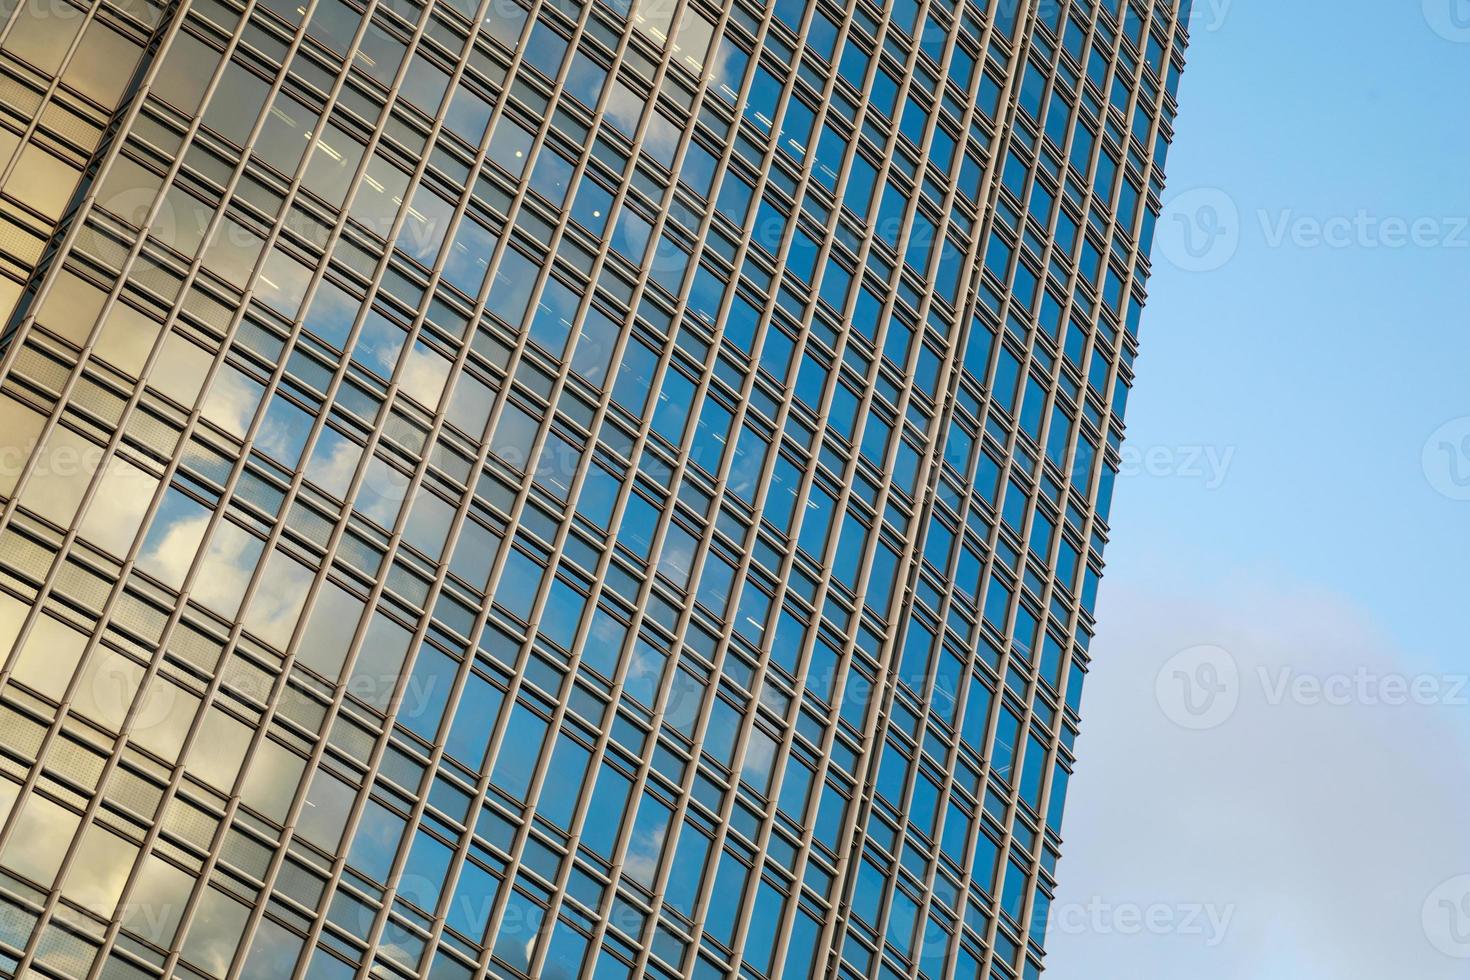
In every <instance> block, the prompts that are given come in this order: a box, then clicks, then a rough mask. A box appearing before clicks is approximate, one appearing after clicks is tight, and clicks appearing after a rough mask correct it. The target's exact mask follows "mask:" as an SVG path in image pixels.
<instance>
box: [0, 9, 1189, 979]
mask: <svg viewBox="0 0 1470 980" xmlns="http://www.w3.org/2000/svg"><path fill="white" fill-rule="evenodd" d="M1180 8H1181V3H1180V0H979V2H977V0H890V2H888V3H887V4H886V5H884V6H879V5H875V4H873V3H871V2H869V0H849V2H847V3H846V4H836V3H830V2H828V0H775V4H774V6H769V5H768V6H761V5H760V4H759V3H757V2H755V0H725V2H724V3H715V2H711V0H524V2H522V0H428V2H420V0H378V2H374V0H245V2H241V0H183V2H181V3H173V2H162V0H91V2H90V3H89V2H88V0H0V86H3V87H4V94H3V99H0V322H3V323H4V327H3V331H0V454H3V461H0V663H3V666H0V821H3V824H0V828H3V829H0V974H3V975H5V976H18V975H23V976H47V977H103V978H108V980H111V978H135V977H136V978H145V977H156V976H178V977H190V978H197V977H213V978H227V977H247V978H262V980H263V978H278V977H286V976H307V977H313V978H315V977H321V978H337V977H344V978H345V977H352V976H359V977H361V976H372V977H384V978H411V977H431V978H434V980H460V978H465V980H469V978H481V977H545V978H563V977H565V978H570V977H594V978H596V980H605V978H617V980H623V978H633V977H639V978H643V977H653V978H673V977H689V978H698V980H705V978H717V977H736V976H739V977H751V978H762V977H764V978H771V980H775V978H777V977H784V978H806V977H853V978H855V977H871V978H900V977H927V978H930V980H938V978H941V977H944V978H948V977H959V978H966V980H968V978H980V977H984V978H992V980H1001V978H1012V977H1034V976H1036V975H1038V974H1039V973H1040V971H1041V969H1042V963H1043V949H1042V940H1043V936H1044V928H1045V922H1046V915H1047V906H1048V901H1049V896H1050V895H1051V894H1052V892H1053V889H1054V882H1055V879H1054V874H1055V871H1056V863H1057V859H1058V854H1059V847H1060V843H1061V838H1060V835H1059V829H1060V820H1061V813H1062V801H1063V798H1064V796H1065V792H1066V780H1067V775H1068V773H1069V772H1070V770H1071V767H1072V760H1073V756H1072V746H1073V739H1074V737H1075V734H1076V731H1077V724H1078V715H1077V709H1078V703H1079V697H1080V693H1081V686H1082V683H1083V680H1084V678H1085V676H1086V671H1087V662H1088V655H1087V646H1088V638H1089V636H1090V635H1091V631H1092V625H1093V618H1092V617H1093V604H1094V598H1095V593H1096V588H1097V582H1098V576H1099V574H1100V570H1101V567H1102V552H1103V547H1104V544H1105V542H1106V540H1107V524H1106V518H1107V513H1108V509H1109V503H1110V497H1111V494H1112V486H1113V479H1114V477H1115V476H1116V473H1117V468H1118V461H1119V454H1118V448H1119V445H1120V441H1121V439H1122V433H1123V428H1122V419H1121V416H1122V412H1123V407H1124V403H1125V401H1126V394H1127V391H1128V387H1129V384H1130V382H1131V378H1132V367H1131V365H1132V360H1133V356H1134V353H1135V352H1136V349H1137V343H1136V334H1137V325H1138V317H1139V312H1140V309H1141V305H1142V302H1143V296H1144V292H1143V283H1144V280H1145V278H1146V276H1147V272H1148V268H1149V262H1148V257H1147V245H1148V242H1149V240H1150V238H1151V237H1152V226H1153V223H1154V221H1155V220H1156V218H1157V216H1158V213H1159V210H1160V205H1159V194H1160V192H1161V190H1162V180H1163V176H1162V172H1161V165H1162V161H1163V158H1164V154H1165V149H1166V147H1167V145H1168V142H1169V139H1170V136H1171V124H1172V119H1173V113H1174V110H1175V101H1174V91H1175V87H1176V85H1177V81H1178V76H1179V71H1180V68H1181V65H1182V56H1183V47H1184V42H1185V39H1186V37H1187V30H1186V24H1187V20H1188V9H1187V8H1188V2H1187V0H1185V2H1184V3H1183V8H1184V9H1180Z"/></svg>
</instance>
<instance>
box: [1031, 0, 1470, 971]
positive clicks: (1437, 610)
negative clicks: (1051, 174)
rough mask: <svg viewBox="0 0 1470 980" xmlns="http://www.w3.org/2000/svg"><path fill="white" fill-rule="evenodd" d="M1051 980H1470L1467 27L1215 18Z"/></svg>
mask: <svg viewBox="0 0 1470 980" xmlns="http://www.w3.org/2000/svg"><path fill="white" fill-rule="evenodd" d="M1194 6H1195V11H1194V17H1193V26H1192V43H1191V48H1190V51H1189V55H1188V67H1187V68H1186V70H1185V73H1184V79H1183V83H1182V86H1181V90H1180V118H1179V121H1178V125H1177V130H1176V138H1175V140H1174V144H1173V148H1172V150H1171V152H1170V155H1169V161H1168V175H1169V181H1168V190H1167V192H1166V194H1165V205H1166V207H1165V214H1164V216H1163V218H1161V220H1160V222H1159V235H1158V237H1157V238H1156V240H1155V246H1154V251H1153V255H1154V276H1153V279H1152V281H1151V282H1150V285H1149V293H1150V299H1149V306H1148V309H1147V311H1146V313H1145V315H1144V320H1143V325H1142V331H1141V342H1142V353H1141V355H1140V357H1139V359H1138V364H1137V367H1138V382H1137V385H1136V387H1135V388H1134V391H1133V393H1132V397H1131V398H1130V402H1129V407H1128V416H1127V421H1128V431H1127V442H1126V444H1125V452H1124V455H1125V467H1124V469H1125V475H1124V476H1123V477H1122V478H1120V480H1119V487H1118V492H1117V494H1116V502H1115V505H1114V509H1113V515H1112V525H1111V526H1112V543H1111V544H1110V545H1109V549H1108V553H1107V555H1106V558H1107V561H1108V567H1107V570H1106V574H1105V576H1104V579H1103V584H1102V588H1101V592H1100V596H1099V610H1098V618H1099V627H1098V635H1097V638H1096V640H1095V641H1094V643H1093V644H1092V654H1093V658H1094V663H1093V670H1092V672H1091V674H1090V676H1089V678H1088V687H1087V689H1086V693H1085V695H1084V698H1083V704H1082V712H1083V727H1082V736H1081V737H1080V739H1079V740H1078V743H1077V750H1078V756H1079V763H1078V772H1077V775H1076V776H1075V778H1074V779H1073V780H1072V784H1071V793H1070V797H1069V799H1068V803H1067V816H1066V821H1065V824H1064V827H1063V836H1064V838H1065V844H1064V847H1063V858H1062V861H1061V864H1060V867H1059V876H1060V881H1061V888H1060V891H1059V893H1058V895H1057V898H1056V901H1055V904H1054V906H1053V912H1052V918H1051V924H1050V929H1049V931H1048V937H1047V946H1048V950H1049V956H1048V959H1047V966H1048V975H1049V976H1055V977H1057V978H1059V980H1073V978H1076V980H1124V978H1127V980H1133V978H1146V980H1148V978H1174V977H1183V976H1187V977H1190V978H1192V980H1234V978H1250V980H1277V978H1282V980H1286V978H1290V980H1316V978H1324V980H1325V978H1332V980H1357V978H1364V980H1367V978H1378V977H1383V976H1412V977H1415V978H1416V980H1437V978H1441V977H1443V978H1450V977H1458V978H1463V977H1465V976H1467V975H1470V834H1467V833H1466V832H1465V828H1466V827H1467V826H1470V764H1467V762H1466V759H1467V758H1470V752H1467V749H1470V656H1467V653H1470V651H1467V649H1466V647H1467V644H1466V637H1467V630H1466V623H1467V617H1470V589H1467V580H1470V380H1467V379H1470V371H1467V367H1470V326H1467V321H1470V179H1467V174H1466V161H1467V160H1470V126H1467V125H1466V123H1465V118H1466V117H1465V104H1466V99H1467V96H1470V0H1397V2H1394V3H1384V2H1381V0H1374V2H1370V0H1350V2H1347V3H1342V2H1328V0H1292V2H1290V3H1283V2H1281V0H1195V5H1194Z"/></svg>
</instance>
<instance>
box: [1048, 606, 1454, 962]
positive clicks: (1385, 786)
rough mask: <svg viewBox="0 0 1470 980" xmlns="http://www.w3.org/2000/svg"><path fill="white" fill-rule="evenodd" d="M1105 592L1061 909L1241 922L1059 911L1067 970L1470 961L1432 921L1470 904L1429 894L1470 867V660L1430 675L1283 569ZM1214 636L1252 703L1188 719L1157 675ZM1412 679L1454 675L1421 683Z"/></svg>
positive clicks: (1055, 943) (1346, 609)
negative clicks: (1184, 591)
mask: <svg viewBox="0 0 1470 980" xmlns="http://www.w3.org/2000/svg"><path fill="white" fill-rule="evenodd" d="M1156 581H1157V580H1156ZM1104 593H1105V594H1104V597H1103V607H1102V610H1101V612H1102V615H1103V622H1102V624H1101V627H1100V635H1099V637H1098V640H1097V642H1096V643H1095V644H1094V647H1093V654H1094V658H1095V661H1094V669H1093V671H1092V673H1091V675H1090V677H1089V686H1088V689H1087V691H1086V695H1085V698H1084V701H1083V715H1084V721H1083V735H1082V737H1081V738H1080V739H1079V742H1078V750H1079V756H1080V762H1079V771H1078V773H1077V775H1076V777H1075V778H1074V779H1073V780H1072V784H1071V793H1070V798H1069V800H1068V807H1067V816H1066V821H1065V825H1064V827H1063V832H1064V836H1065V838H1066V843H1065V845H1064V848H1063V860H1062V862H1061V866H1060V869H1059V875H1060V880H1061V888H1060V892H1059V894H1058V896H1057V899H1056V907H1057V908H1058V909H1076V908H1078V907H1092V906H1095V905H1096V904H1097V903H1099V902H1101V903H1102V904H1103V905H1104V906H1107V907H1121V906H1125V905H1134V906H1138V907H1141V908H1144V909H1147V908H1149V907H1151V906H1154V905H1162V906H1163V907H1164V908H1165V909H1166V910H1170V911H1171V912H1172V913H1174V914H1175V918H1174V919H1173V921H1174V922H1182V921H1183V917H1182V916H1179V915H1178V914H1177V913H1178V911H1179V910H1180V909H1185V908H1188V907H1192V906H1199V907H1202V908H1204V909H1206V910H1214V912H1215V913H1217V915H1224V914H1227V913H1228V914H1229V916H1230V918H1229V923H1228V926H1227V927H1226V928H1225V929H1224V931H1223V936H1221V937H1218V942H1217V943H1215V944H1213V945H1212V944H1210V943H1209V942H1207V940H1208V939H1209V938H1210V936H1209V933H1208V930H1188V929H1184V928H1182V927H1180V928H1172V929H1169V928H1166V929H1162V930H1148V929H1144V930H1128V929H1120V928H1117V927H1116V926H1115V925H1109V924H1108V923H1109V920H1108V918H1107V917H1106V916H1094V917H1091V918H1088V917H1086V916H1074V917H1073V920H1072V921H1073V924H1074V925H1073V927H1072V928H1068V929H1061V928H1058V927H1057V918H1056V917H1055V916H1054V917H1053V925H1054V928H1053V930H1052V932H1051V935H1050V936H1049V937H1048V951H1049V956H1048V962H1047V966H1048V973H1049V975H1052V976H1056V977H1059V978H1062V980H1069V978H1074V977H1076V978H1086V980H1114V978H1117V980H1123V978H1128V980H1131V978H1136V977H1176V976H1188V977H1192V978H1199V980H1215V978H1237V977H1250V978H1253V980H1270V978H1276V977H1281V978H1288V977H1289V978H1292V980H1312V978H1316V977H1321V978H1324V980H1325V978H1329V977H1330V978H1333V980H1343V978H1357V977H1362V978H1370V977H1381V976H1413V977H1415V978H1417V980H1436V978H1441V977H1443V978H1449V977H1463V976H1464V975H1465V969H1466V961H1464V960H1458V959H1454V958H1451V957H1449V956H1446V955H1445V954H1444V953H1443V952H1442V951H1441V950H1440V949H1439V948H1437V947H1436V945H1435V943H1434V941H1433V939H1432V937H1431V936H1429V935H1426V933H1427V932H1433V931H1434V929H1433V924H1434V922H1435V921H1437V920H1435V919H1434V916H1437V915H1442V914H1448V913H1447V912H1445V910H1444V909H1443V908H1441V907H1437V906H1433V903H1431V906H1433V907H1430V908H1428V909H1426V901H1428V900H1429V899H1430V896H1431V893H1433V892H1434V891H1435V889H1436V888H1437V887H1438V886H1440V885H1441V884H1442V883H1444V882H1445V881H1446V880H1447V879H1451V878H1454V877H1455V876H1457V875H1461V874H1465V873H1470V838H1467V837H1466V835H1465V833H1464V828H1465V826H1466V824H1467V817H1470V781H1467V780H1466V779H1465V775H1464V765H1463V763H1462V762H1461V760H1462V759H1463V758H1464V748H1465V743H1466V738H1465V735H1466V730H1467V724H1466V722H1467V718H1470V707H1467V706H1465V705H1464V704H1463V703H1461V702H1460V701H1459V700H1458V699H1459V698H1470V692H1467V691H1462V690H1461V691H1456V690H1455V689H1456V686H1457V682H1456V679H1455V678H1454V676H1453V675H1452V674H1448V673H1447V674H1444V675H1441V676H1438V677H1430V678H1428V679H1427V681H1426V680H1425V678H1424V676H1423V675H1422V673H1418V672H1421V671H1422V670H1423V662H1424V661H1423V659H1422V658H1412V657H1409V656H1407V655H1406V654H1405V653H1404V652H1402V651H1399V650H1396V649H1395V648H1394V646H1393V645H1392V644H1391V643H1390V642H1389V641H1387V640H1386V639H1385V638H1384V637H1382V636H1381V635H1379V634H1378V632H1377V630H1376V629H1375V627H1374V624H1373V623H1372V622H1371V621H1370V620H1369V619H1368V617H1366V616H1365V615H1364V614H1363V613H1362V612H1361V611H1359V610H1357V609H1355V608H1353V607H1351V606H1350V605H1348V604H1346V603H1344V602H1342V601H1339V600H1338V599H1336V598H1334V597H1333V596H1324V595H1317V594H1311V593H1309V592H1306V591H1302V590H1293V589H1290V588H1286V587H1282V586H1281V585H1280V584H1279V583H1264V582H1260V583H1254V584H1252V585H1242V586H1239V587H1234V588H1232V587H1226V588H1224V589H1221V590H1219V592H1218V593H1217V594H1216V595H1214V596H1212V597H1211V598H1210V599H1208V600H1201V599H1197V598H1193V597H1189V596H1181V595H1172V594H1168V593H1167V592H1166V590H1165V589H1163V588H1160V587H1158V586H1156V585H1152V584H1151V585H1149V586H1148V587H1146V588H1138V587H1135V586H1134V585H1133V583H1128V584H1126V585H1125V583H1124V582H1122V581H1111V582H1110V583H1109V585H1108V586H1107V587H1105V590H1104ZM1195 647H1206V648H1211V647H1218V648H1223V650H1225V651H1228V653H1229V655H1230V656H1231V657H1232V658H1233V661H1234V663H1235V665H1236V666H1237V667H1238V680H1237V681H1236V683H1237V685H1238V688H1237V690H1236V691H1235V692H1234V693H1235V694H1236V695H1237V696H1238V702H1237V703H1236V704H1235V706H1234V708H1233V710H1232V711H1230V712H1228V713H1227V716H1226V717H1225V718H1224V719H1223V720H1220V721H1218V722H1217V723H1216V724H1215V725H1214V727H1205V728H1202V729H1197V728H1191V727H1186V726H1184V725H1181V724H1179V723H1177V722H1176V721H1175V720H1171V715H1175V716H1176V717H1177V705H1174V704H1168V703H1166V704H1162V705H1161V704H1160V698H1161V697H1163V698H1164V699H1165V700H1167V698H1168V695H1161V694H1160V691H1161V690H1165V688H1166V686H1164V685H1159V684H1158V683H1157V682H1158V675H1159V672H1160V670H1161V669H1162V668H1164V667H1165V665H1166V664H1169V663H1170V662H1171V660H1173V666H1178V663H1179V661H1178V660H1177V659H1175V658H1176V657H1177V655H1178V654H1179V653H1180V652H1181V651H1185V650H1189V649H1191V648H1195ZM1452 669H1461V670H1464V669H1466V668H1463V667H1461V668H1452ZM1211 676H1216V677H1217V676H1218V675H1211ZM1283 677H1288V678H1291V679H1292V680H1291V682H1290V683H1289V684H1287V685H1286V686H1285V688H1283V686H1282V684H1281V682H1280V680H1281V678H1283ZM1298 678H1306V679H1307V680H1306V681H1298V680H1296V679H1298ZM1365 678H1366V680H1365ZM1396 679H1397V680H1396ZM1416 682H1418V683H1419V687H1417V688H1415V687H1414V685H1415V683H1416ZM1401 683H1402V684H1403V685H1405V686H1406V688H1405V689H1407V690H1410V691H1413V690H1419V691H1421V692H1422V691H1434V692H1437V693H1435V694H1434V695H1433V696H1432V697H1431V698H1429V699H1427V701H1428V703H1420V702H1422V701H1425V700H1426V699H1423V698H1419V699H1416V698H1415V697H1414V696H1413V695H1412V694H1410V695H1409V696H1408V697H1407V698H1400V697H1398V696H1397V693H1396V692H1398V691H1399V690H1400V687H1399V686H1398V685H1399V684H1401ZM1283 690H1284V691H1285V693H1284V694H1283ZM1328 691H1332V692H1336V693H1335V694H1334V695H1333V696H1331V697H1328V696H1326V695H1325V694H1324V692H1328ZM1344 695H1345V696H1344ZM1426 915H1428V916H1429V917H1430V918H1429V921H1430V925H1431V927H1430V928H1426V925H1425V923H1426ZM1078 921H1083V922H1087V923H1096V922H1101V923H1102V925H1088V926H1087V927H1084V928H1077V927H1076V926H1075V923H1076V922H1078ZM1461 925H1462V926H1463V927H1465V928H1467V929H1470V917H1467V918H1466V919H1465V921H1464V922H1463V923H1461ZM1440 945H1441V946H1442V945H1444V944H1443V942H1441V943H1440Z"/></svg>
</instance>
